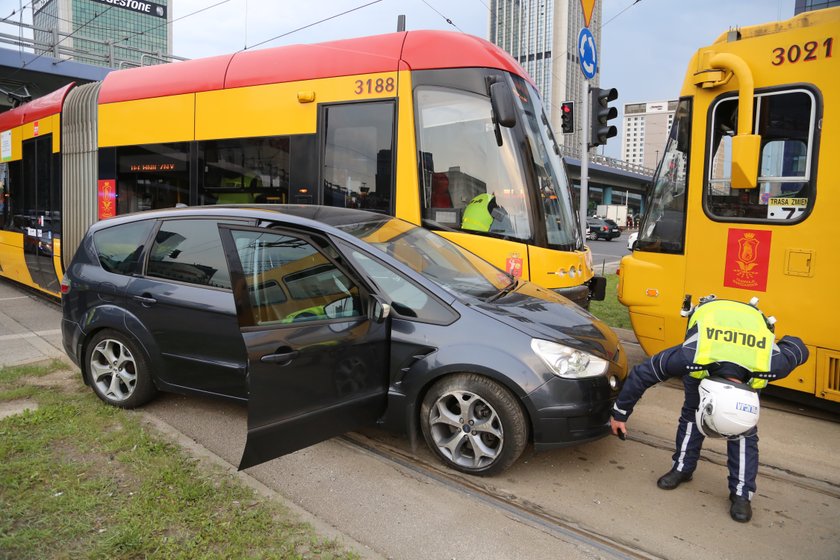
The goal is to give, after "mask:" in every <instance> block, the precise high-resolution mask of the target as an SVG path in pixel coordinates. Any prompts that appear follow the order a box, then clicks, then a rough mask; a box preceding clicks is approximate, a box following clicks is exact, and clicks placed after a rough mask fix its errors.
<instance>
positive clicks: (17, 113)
mask: <svg viewBox="0 0 840 560" xmlns="http://www.w3.org/2000/svg"><path fill="white" fill-rule="evenodd" d="M75 85H76V83H75V82H72V83H69V84H67V85H66V86H64V87H63V88H61V89H59V90H56V91H54V92H52V93H48V94H47V95H44V96H43V97H39V98H38V99H34V100H32V101H30V102H29V103H25V104H23V105H21V106H20V107H15V108H14V109H9V110H8V111H6V112H4V113H0V130H10V129H12V128H14V127H16V126H20V125H22V124H24V123H30V122H33V121H37V120H38V119H43V118H44V117H49V116H50V115H55V114H57V113H60V112H61V106H62V105H63V104H64V97H65V96H66V95H67V92H68V91H70V89H71V88H73V87H74V86H75Z"/></svg>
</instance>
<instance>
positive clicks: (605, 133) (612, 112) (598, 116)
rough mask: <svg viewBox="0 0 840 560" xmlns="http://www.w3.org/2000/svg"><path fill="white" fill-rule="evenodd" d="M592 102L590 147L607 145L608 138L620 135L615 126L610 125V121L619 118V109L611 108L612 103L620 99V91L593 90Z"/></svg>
mask: <svg viewBox="0 0 840 560" xmlns="http://www.w3.org/2000/svg"><path fill="white" fill-rule="evenodd" d="M590 95H591V102H592V132H591V134H590V135H589V147H590V148H594V147H595V146H601V145H602V144H606V143H607V138H612V137H613V136H615V135H616V134H618V129H616V127H615V126H613V125H610V124H608V123H609V121H610V119H614V118H616V117H617V116H618V109H616V108H615V107H610V106H609V103H610V101H615V100H616V99H618V90H617V89H615V88H609V89H602V88H595V87H594V88H591V90H590Z"/></svg>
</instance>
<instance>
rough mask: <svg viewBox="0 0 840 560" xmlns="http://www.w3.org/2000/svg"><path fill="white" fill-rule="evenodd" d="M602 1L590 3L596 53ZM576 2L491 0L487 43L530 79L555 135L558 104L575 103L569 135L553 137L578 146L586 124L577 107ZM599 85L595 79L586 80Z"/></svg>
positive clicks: (579, 16) (579, 15)
mask: <svg viewBox="0 0 840 560" xmlns="http://www.w3.org/2000/svg"><path fill="white" fill-rule="evenodd" d="M601 2H602V0H595V7H594V10H593V12H592V19H591V21H590V22H589V30H590V31H592V34H593V35H594V37H595V44H596V48H597V49H598V53H599V56H600V50H601ZM583 26H584V22H583V8H582V7H581V3H580V0H491V2H490V41H491V42H492V43H495V44H496V45H498V46H499V47H501V48H502V49H504V50H505V51H507V52H508V53H510V55H511V56H513V58H515V59H516V60H517V61H518V62H519V64H520V65H521V66H522V67H523V68H524V69H525V71H526V72H528V74H529V75H530V76H531V78H533V79H534V81H535V82H536V84H537V89H538V90H539V92H540V95H542V98H543V102H544V104H545V106H546V112H548V113H549V114H548V118H549V120H550V121H551V128H553V129H554V130H555V132H558V131H560V104H561V103H563V101H574V102H575V106H576V111H575V112H576V113H577V115H576V121H577V122H576V123H575V132H574V134H557V136H558V140H560V141H562V142H563V143H564V144H565V145H566V146H569V147H571V148H574V149H578V148H579V147H580V142H581V127H582V126H584V125H586V126H588V125H589V121H588V118H587V119H584V115H583V114H582V111H581V109H580V101H581V100H582V96H583V95H584V94H585V87H586V85H587V84H586V80H585V79H584V77H583V73H582V72H581V69H580V54H579V53H578V48H577V39H578V34H579V33H580V30H581V28H583ZM589 82H590V84H591V85H592V86H597V85H598V76H597V75H596V76H595V78H594V79H593V80H590V81H589Z"/></svg>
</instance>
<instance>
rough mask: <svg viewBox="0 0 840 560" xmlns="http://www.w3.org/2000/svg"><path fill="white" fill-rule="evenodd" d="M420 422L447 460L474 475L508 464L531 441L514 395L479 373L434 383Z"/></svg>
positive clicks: (433, 447) (434, 448) (430, 442)
mask: <svg viewBox="0 0 840 560" xmlns="http://www.w3.org/2000/svg"><path fill="white" fill-rule="evenodd" d="M420 426H421V428H422V430H423V436H424V437H425V439H426V443H427V444H428V445H429V448H431V450H432V451H433V452H434V453H435V454H436V455H437V456H438V457H440V459H441V460H443V462H444V463H445V464H446V465H447V466H449V467H452V468H453V469H456V470H459V471H461V472H465V473H468V474H475V475H490V474H496V473H499V472H501V471H503V470H505V469H506V468H508V467H509V466H511V465H512V464H513V463H514V462H515V461H516V460H517V459H518V458H519V456H520V455H521V454H522V451H523V450H524V449H525V445H526V443H527V441H528V428H527V424H526V422H525V413H524V412H523V411H522V407H521V405H520V404H519V402H518V400H517V399H516V397H514V396H513V394H511V392H510V391H508V390H507V389H506V388H504V387H503V386H501V385H500V384H498V383H496V382H495V381H493V380H491V379H488V378H486V377H483V376H480V375H475V374H458V375H453V376H450V377H446V378H444V379H442V380H440V381H438V382H437V383H435V384H434V385H433V386H432V388H431V389H429V392H428V393H427V394H426V398H425V399H423V404H422V406H421V408H420Z"/></svg>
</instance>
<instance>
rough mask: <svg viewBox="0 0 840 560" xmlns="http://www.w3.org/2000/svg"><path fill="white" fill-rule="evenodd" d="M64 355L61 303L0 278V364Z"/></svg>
mask: <svg viewBox="0 0 840 560" xmlns="http://www.w3.org/2000/svg"><path fill="white" fill-rule="evenodd" d="M53 358H62V359H63V358H66V355H65V353H64V350H63V348H62V345H61V306H60V305H58V304H56V303H51V302H49V301H46V300H44V299H43V298H40V297H38V296H36V295H34V294H30V293H28V292H27V291H25V290H24V289H23V288H20V287H18V286H16V285H14V284H12V283H10V282H7V281H5V280H3V281H0V367H5V366H16V365H21V364H26V363H30V362H39V361H42V360H49V359H53Z"/></svg>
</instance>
